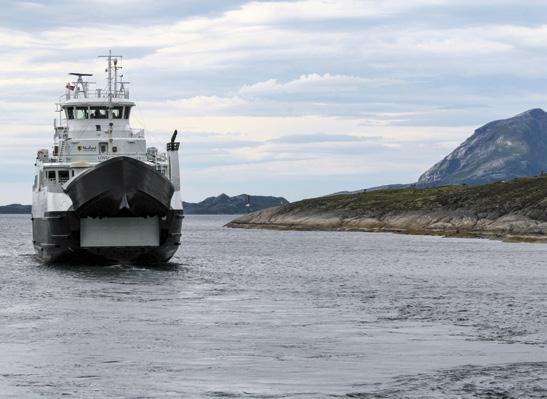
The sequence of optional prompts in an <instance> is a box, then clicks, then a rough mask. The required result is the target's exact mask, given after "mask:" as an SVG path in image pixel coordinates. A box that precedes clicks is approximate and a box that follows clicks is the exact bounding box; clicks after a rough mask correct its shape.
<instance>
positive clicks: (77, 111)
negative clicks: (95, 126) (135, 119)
mask: <svg viewBox="0 0 547 399" xmlns="http://www.w3.org/2000/svg"><path fill="white" fill-rule="evenodd" d="M64 109H65V115H66V118H67V119H79V120H80V119H108V109H109V108H108V107H106V106H89V107H83V106H82V107H65V108H64ZM110 112H111V118H112V119H129V114H130V112H131V106H126V107H122V106H115V107H112V108H111V109H110Z"/></svg>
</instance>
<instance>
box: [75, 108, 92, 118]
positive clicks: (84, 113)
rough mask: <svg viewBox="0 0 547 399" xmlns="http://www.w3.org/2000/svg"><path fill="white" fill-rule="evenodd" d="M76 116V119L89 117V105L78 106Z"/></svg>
mask: <svg viewBox="0 0 547 399" xmlns="http://www.w3.org/2000/svg"><path fill="white" fill-rule="evenodd" d="M74 116H75V117H76V119H88V117H89V110H88V108H87V107H76V109H75V113H74Z"/></svg>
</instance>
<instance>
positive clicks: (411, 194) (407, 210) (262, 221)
mask: <svg viewBox="0 0 547 399" xmlns="http://www.w3.org/2000/svg"><path fill="white" fill-rule="evenodd" d="M227 226H228V227H238V228H266V229H278V230H342V231H369V232H373V231H374V232H378V231H379V232H396V233H408V234H430V235H443V236H457V237H484V238H494V239H503V240H513V241H535V242H545V243H547V175H542V176H538V177H527V178H519V179H516V180H513V181H510V182H504V183H494V184H487V185H481V186H467V185H453V186H444V187H436V188H427V189H419V188H405V189H401V190H377V191H370V192H363V193H359V194H348V195H335V196H329V197H320V198H313V199H307V200H303V201H298V202H294V203H291V204H288V205H285V206H281V207H275V208H269V209H265V210H262V211H258V212H254V213H251V214H248V215H244V216H241V217H239V218H237V219H235V220H233V221H232V222H230V223H228V224H227Z"/></svg>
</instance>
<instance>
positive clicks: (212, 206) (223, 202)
mask: <svg viewBox="0 0 547 399" xmlns="http://www.w3.org/2000/svg"><path fill="white" fill-rule="evenodd" d="M247 202H248V203H249V206H247ZM288 203H289V201H287V200H286V199H285V198H282V197H267V196H261V195H251V196H249V198H248V196H247V195H246V194H241V195H237V196H235V197H230V196H228V195H226V194H220V195H219V196H218V197H209V198H206V199H204V200H203V201H201V202H198V203H191V202H183V204H184V213H185V214H187V215H193V214H197V215H209V214H211V215H241V214H244V213H249V212H254V211H259V210H262V209H265V208H270V207H272V206H279V205H286V204H288ZM31 208H32V206H31V205H21V204H10V205H4V206H0V214H25V213H31Z"/></svg>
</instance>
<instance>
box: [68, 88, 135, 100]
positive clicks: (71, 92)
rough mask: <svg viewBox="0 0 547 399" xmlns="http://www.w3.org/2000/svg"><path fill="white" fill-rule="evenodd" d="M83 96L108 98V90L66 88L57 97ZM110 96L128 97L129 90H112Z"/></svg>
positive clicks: (71, 97)
mask: <svg viewBox="0 0 547 399" xmlns="http://www.w3.org/2000/svg"><path fill="white" fill-rule="evenodd" d="M85 98H91V99H95V98H99V99H103V98H104V99H108V90H104V89H95V90H77V89H67V91H66V93H65V94H63V95H62V96H61V97H60V98H59V99H60V100H61V101H67V100H73V99H85ZM112 98H113V99H115V98H122V99H126V100H128V99H129V90H127V89H122V90H115V91H114V90H113V91H112Z"/></svg>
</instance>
